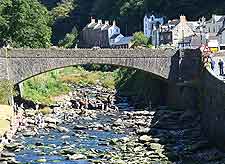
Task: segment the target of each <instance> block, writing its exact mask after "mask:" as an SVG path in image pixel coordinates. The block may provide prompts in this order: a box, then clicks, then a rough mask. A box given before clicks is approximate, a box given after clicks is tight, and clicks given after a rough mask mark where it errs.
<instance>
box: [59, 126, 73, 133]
mask: <svg viewBox="0 0 225 164" xmlns="http://www.w3.org/2000/svg"><path fill="white" fill-rule="evenodd" d="M57 129H58V131H60V132H61V133H68V132H69V131H70V130H69V129H67V128H65V127H62V126H59V127H57Z"/></svg>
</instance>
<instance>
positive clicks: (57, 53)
mask: <svg viewBox="0 0 225 164" xmlns="http://www.w3.org/2000/svg"><path fill="white" fill-rule="evenodd" d="M176 51H177V50H176V49H60V48H51V49H22V48H21V49H8V51H7V52H8V56H10V57H11V58H27V57H29V58H31V57H33V58H42V57H45V58H54V57H55V58H81V57H83V58H102V57H106V58H107V57H108V58H145V57H152V58H154V57H155V58H166V57H171V56H173V55H174V54H175V53H176ZM0 56H1V57H5V54H0Z"/></svg>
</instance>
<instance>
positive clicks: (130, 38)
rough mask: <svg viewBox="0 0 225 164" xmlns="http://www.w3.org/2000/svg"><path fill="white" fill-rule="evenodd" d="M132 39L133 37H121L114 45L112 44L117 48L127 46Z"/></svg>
mask: <svg viewBox="0 0 225 164" xmlns="http://www.w3.org/2000/svg"><path fill="white" fill-rule="evenodd" d="M132 39H133V36H127V37H123V38H121V39H120V41H118V42H116V43H113V46H119V45H126V44H129V43H130V42H131V40H132Z"/></svg>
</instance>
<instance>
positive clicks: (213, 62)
mask: <svg viewBox="0 0 225 164" xmlns="http://www.w3.org/2000/svg"><path fill="white" fill-rule="evenodd" d="M210 64H211V69H212V70H214V68H215V64H216V62H215V61H214V60H213V59H211V61H210Z"/></svg>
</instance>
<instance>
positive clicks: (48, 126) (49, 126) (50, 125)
mask: <svg viewBox="0 0 225 164" xmlns="http://www.w3.org/2000/svg"><path fill="white" fill-rule="evenodd" d="M46 128H50V129H57V126H56V124H53V123H49V124H47V125H46Z"/></svg>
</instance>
